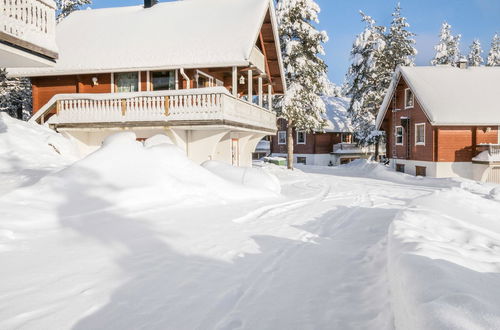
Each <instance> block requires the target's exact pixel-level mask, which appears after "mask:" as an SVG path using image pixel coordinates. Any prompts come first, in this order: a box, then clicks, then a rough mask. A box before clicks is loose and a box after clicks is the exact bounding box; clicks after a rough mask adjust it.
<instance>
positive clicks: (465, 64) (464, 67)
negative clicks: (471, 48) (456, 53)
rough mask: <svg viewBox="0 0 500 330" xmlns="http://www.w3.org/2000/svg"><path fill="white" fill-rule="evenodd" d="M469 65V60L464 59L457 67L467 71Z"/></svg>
mask: <svg viewBox="0 0 500 330" xmlns="http://www.w3.org/2000/svg"><path fill="white" fill-rule="evenodd" d="M468 64H469V63H468V61H467V59H466V58H464V57H462V58H461V59H460V60H459V61H458V65H457V66H458V67H459V68H460V69H467V67H468Z"/></svg>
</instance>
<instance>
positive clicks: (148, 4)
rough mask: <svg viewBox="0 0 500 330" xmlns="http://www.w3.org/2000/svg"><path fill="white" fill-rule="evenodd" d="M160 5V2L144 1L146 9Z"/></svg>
mask: <svg viewBox="0 0 500 330" xmlns="http://www.w3.org/2000/svg"><path fill="white" fill-rule="evenodd" d="M157 3H158V0H144V8H151V7H153V6H154V5H156V4H157Z"/></svg>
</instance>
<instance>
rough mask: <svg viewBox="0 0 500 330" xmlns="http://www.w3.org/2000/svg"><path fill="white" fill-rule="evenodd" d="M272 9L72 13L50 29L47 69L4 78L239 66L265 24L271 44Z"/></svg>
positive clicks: (171, 6)
mask: <svg viewBox="0 0 500 330" xmlns="http://www.w3.org/2000/svg"><path fill="white" fill-rule="evenodd" d="M273 6H274V5H273V3H272V1H271V0H238V1H234V0H184V1H171V2H163V3H159V4H156V5H155V6H153V7H152V8H144V7H143V6H130V7H116V8H106V9H92V10H81V11H76V12H73V13H72V14H71V15H69V16H68V17H67V18H66V19H64V20H63V21H62V22H61V23H60V24H59V25H58V26H57V31H56V32H57V33H56V35H57V44H58V47H59V50H60V52H59V60H58V62H57V64H56V65H55V67H53V68H26V69H16V70H14V69H13V70H10V71H9V74H10V75H11V76H28V77H30V76H31V77H32V76H54V75H63V74H83V73H98V72H110V71H115V72H116V71H136V70H154V69H174V68H210V67H228V66H247V65H248V64H249V58H250V55H251V52H252V50H253V48H254V46H255V45H256V42H257V40H258V38H259V34H260V32H261V28H262V26H263V24H264V21H265V19H266V17H267V19H269V18H270V20H271V22H270V25H272V33H273V34H274V37H275V39H276V37H277V34H276V25H277V24H276V17H275V14H274V7H273ZM275 41H276V43H277V46H278V41H277V40H275ZM276 48H277V49H278V50H279V47H276ZM279 65H280V67H281V66H282V65H281V57H279ZM280 71H281V72H282V70H280Z"/></svg>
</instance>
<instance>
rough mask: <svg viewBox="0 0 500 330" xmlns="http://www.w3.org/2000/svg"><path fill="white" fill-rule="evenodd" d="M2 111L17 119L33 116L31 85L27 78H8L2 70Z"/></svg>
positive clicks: (0, 92)
mask: <svg viewBox="0 0 500 330" xmlns="http://www.w3.org/2000/svg"><path fill="white" fill-rule="evenodd" d="M0 111H1V112H7V113H8V114H9V115H10V116H12V117H15V118H17V119H22V120H27V119H28V118H29V117H30V115H31V83H30V81H29V79H27V78H7V76H6V71H5V69H0Z"/></svg>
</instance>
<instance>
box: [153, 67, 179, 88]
mask: <svg viewBox="0 0 500 330" xmlns="http://www.w3.org/2000/svg"><path fill="white" fill-rule="evenodd" d="M151 77H152V80H153V90H154V91H163V90H174V89H175V71H155V72H151Z"/></svg>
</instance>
